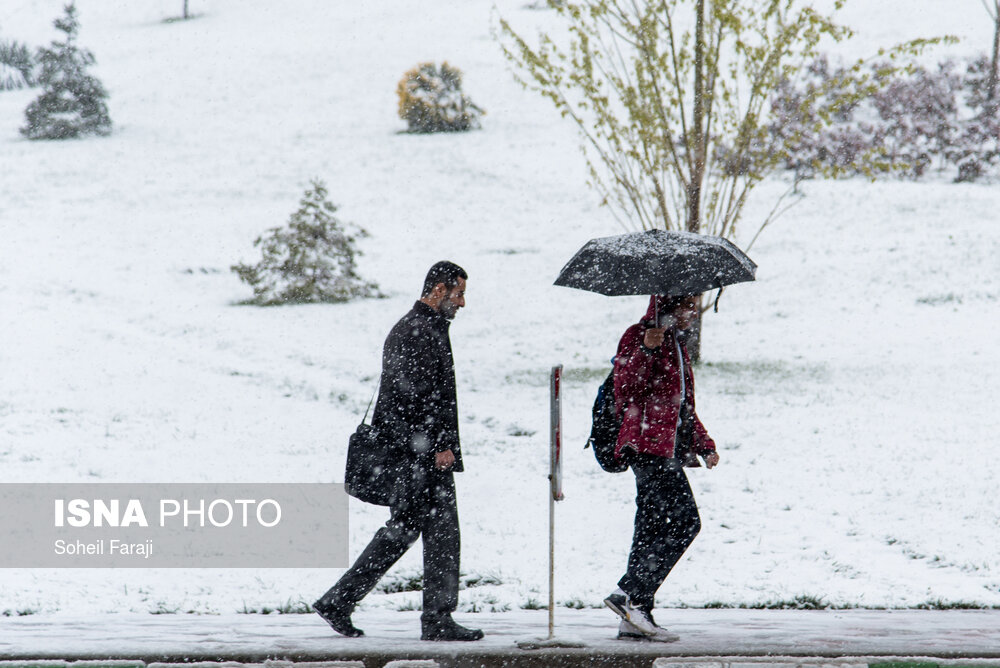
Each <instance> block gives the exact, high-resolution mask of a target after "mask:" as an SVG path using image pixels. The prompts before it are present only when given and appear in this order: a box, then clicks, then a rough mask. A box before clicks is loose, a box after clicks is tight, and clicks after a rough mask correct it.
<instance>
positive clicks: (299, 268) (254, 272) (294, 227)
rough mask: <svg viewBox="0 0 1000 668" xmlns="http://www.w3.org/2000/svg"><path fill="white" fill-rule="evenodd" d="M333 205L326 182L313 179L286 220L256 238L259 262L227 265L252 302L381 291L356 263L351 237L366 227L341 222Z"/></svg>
mask: <svg viewBox="0 0 1000 668" xmlns="http://www.w3.org/2000/svg"><path fill="white" fill-rule="evenodd" d="M336 211H337V207H335V206H334V205H333V203H331V202H330V201H329V200H328V199H327V190H326V186H325V185H324V184H323V182H322V181H320V180H318V179H314V180H313V181H312V182H311V188H309V189H307V190H306V192H305V195H303V197H302V199H301V200H300V201H299V208H298V210H296V211H295V212H294V213H293V214H292V215H291V217H290V218H289V219H288V225H287V226H286V227H283V228H282V227H275V228H272V229H270V230H268V234H267V235H266V236H260V237H258V238H257V240H256V241H254V246H255V247H257V246H259V247H260V249H261V252H262V257H261V260H260V262H258V263H257V264H253V265H247V264H237V265H233V266H232V267H231V269H232V270H233V271H234V272H235V273H236V274H237V275H238V276H239V277H240V280H242V281H243V282H244V283H246V284H247V285H249V286H250V287H252V288H253V292H254V297H253V299H252V300H250V303H253V304H258V305H262V306H273V305H278V304H304V303H316V302H346V301H350V300H351V299H356V298H359V297H381V296H382V295H381V293H380V292H379V290H378V286H377V285H376V284H374V283H369V282H366V281H364V280H362V279H361V278H360V277H359V276H358V274H357V269H356V266H355V258H356V257H357V256H358V255H360V254H361V252H360V251H358V250H357V249H355V247H354V246H355V242H356V240H357V239H358V238H360V237H366V236H368V233H367V232H366V231H365V230H364V229H362V228H360V227H357V226H355V225H345V224H344V223H341V222H340V221H339V220H338V219H337V218H335V217H334V215H333V214H334V213H335V212H336ZM349 228H350V229H349Z"/></svg>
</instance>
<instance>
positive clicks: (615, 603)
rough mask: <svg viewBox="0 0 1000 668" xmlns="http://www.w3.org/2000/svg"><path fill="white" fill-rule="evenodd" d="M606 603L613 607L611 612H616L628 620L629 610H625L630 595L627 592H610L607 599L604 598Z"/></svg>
mask: <svg viewBox="0 0 1000 668" xmlns="http://www.w3.org/2000/svg"><path fill="white" fill-rule="evenodd" d="M604 605H606V606H608V607H609V608H611V612H613V613H615V614H616V615H618V616H619V617H621V618H622V619H624V620H625V621H628V611H626V610H625V606H626V605H628V597H626V596H625V594H619V593H618V592H615V593H614V594H609V595H608V597H607V598H606V599H604Z"/></svg>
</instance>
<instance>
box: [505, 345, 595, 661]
mask: <svg viewBox="0 0 1000 668" xmlns="http://www.w3.org/2000/svg"><path fill="white" fill-rule="evenodd" d="M562 370H563V368H562V365H561V364H560V365H559V366H554V367H552V376H551V378H550V381H549V396H550V403H549V427H550V428H549V637H548V638H538V639H525V640H518V641H517V646H518V647H520V648H521V649H548V648H553V647H584V646H585V645H584V643H583V642H581V641H579V640H572V639H568V638H556V637H555V627H556V621H555V612H556V594H555V581H556V576H555V573H556V501H562V500H563V492H562V395H561V394H560V390H561V386H562Z"/></svg>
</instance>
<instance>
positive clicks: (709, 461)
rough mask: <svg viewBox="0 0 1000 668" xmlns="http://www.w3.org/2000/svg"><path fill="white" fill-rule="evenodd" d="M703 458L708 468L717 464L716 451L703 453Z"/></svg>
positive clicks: (717, 456)
mask: <svg viewBox="0 0 1000 668" xmlns="http://www.w3.org/2000/svg"><path fill="white" fill-rule="evenodd" d="M704 459H705V466H707V467H708V468H710V469H713V468H715V467H716V466H718V465H719V453H718V452H710V453H708V454H707V455H705V457H704Z"/></svg>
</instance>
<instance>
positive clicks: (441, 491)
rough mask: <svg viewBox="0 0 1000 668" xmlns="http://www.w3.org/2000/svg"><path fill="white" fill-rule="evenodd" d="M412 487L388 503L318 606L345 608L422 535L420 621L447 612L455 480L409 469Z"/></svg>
mask: <svg viewBox="0 0 1000 668" xmlns="http://www.w3.org/2000/svg"><path fill="white" fill-rule="evenodd" d="M413 478H414V479H413V480H411V487H410V489H411V490H412V491H411V492H409V493H408V494H406V495H404V496H405V498H403V499H401V500H400V502H399V503H397V504H395V505H393V506H391V507H390V511H391V515H390V517H389V521H388V522H386V523H385V526H384V527H382V528H381V529H379V530H378V532H376V534H375V537H374V538H372V540H371V542H370V543H368V547H366V548H365V550H364V552H362V553H361V556H359V557H358V558H357V560H356V561H355V562H354V565H353V566H351V567H350V568H349V569H348V570H347V572H345V573H344V575H343V576H341V578H340V580H339V581H338V582H337V584H335V585H334V586H333V587H331V588H330V590H329V591H327V592H326V593H325V594H323V596H321V597H320V599H319V600H318V601H316V607H318V608H320V609H339V610H343V611H347V612H350V611H351V610H353V609H354V606H355V605H356V604H357V602H358V601H360V600H361V599H363V598H364V597H365V596H367V595H368V593H369V592H370V591H371V590H372V589H374V588H375V585H376V584H378V581H379V580H380V579H381V578H382V576H383V575H385V574H386V571H388V570H389V569H390V568H391V567H392V565H393V564H395V563H396V562H397V561H399V558H400V557H402V556H403V555H404V554H405V553H406V551H407V550H409V549H410V546H411V545H413V543H414V542H415V541H416V540H417V538H418V537H421V536H423V544H424V590H423V591H424V599H423V614H422V615H421V617H422V618H423V619H425V620H433V619H435V618H437V617H440V616H443V615H448V614H451V613H452V612H454V611H455V608H456V607H457V606H458V569H459V553H460V551H461V536H460V533H459V529H458V506H457V503H456V499H455V479H454V475H453V474H452V473H451V472H450V471H443V472H442V471H427V470H416V469H415V470H414V476H413Z"/></svg>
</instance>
